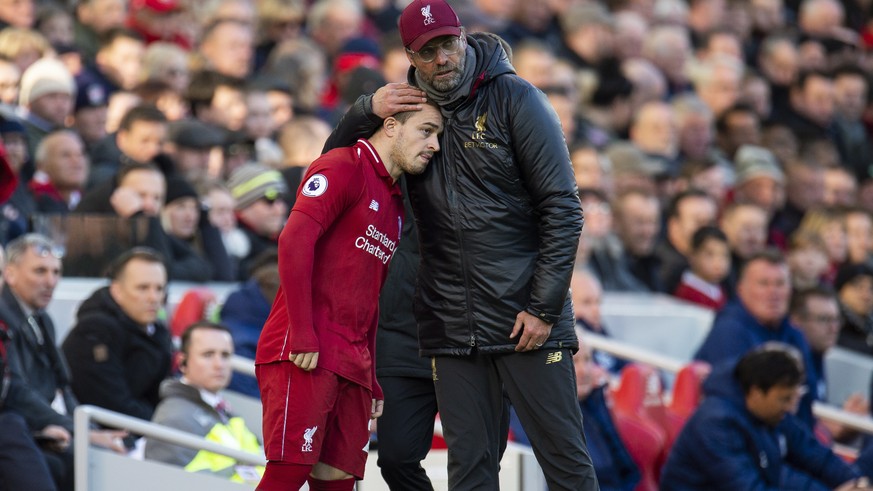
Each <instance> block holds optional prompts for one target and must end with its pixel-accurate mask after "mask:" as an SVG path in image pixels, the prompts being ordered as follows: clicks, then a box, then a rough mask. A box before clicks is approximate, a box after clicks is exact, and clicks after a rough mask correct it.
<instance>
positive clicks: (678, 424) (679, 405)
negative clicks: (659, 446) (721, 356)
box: [665, 361, 711, 451]
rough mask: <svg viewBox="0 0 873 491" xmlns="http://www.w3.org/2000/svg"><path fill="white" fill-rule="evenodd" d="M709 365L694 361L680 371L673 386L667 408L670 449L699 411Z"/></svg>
mask: <svg viewBox="0 0 873 491" xmlns="http://www.w3.org/2000/svg"><path fill="white" fill-rule="evenodd" d="M710 370H711V368H710V366H709V364H708V363H705V362H702V361H693V362H691V363H689V364H687V365H685V366H684V367H682V369H681V370H679V373H677V374H676V381H675V382H674V384H673V396H672V398H671V400H670V404H668V405H667V407H666V416H667V418H666V421H665V422H666V427H665V429H666V430H667V437H668V451H669V447H671V446H672V445H673V442H674V441H676V437H677V436H679V432H680V431H682V427H683V426H685V422H686V421H687V420H688V418H690V417H691V414H692V413H694V410H695V409H697V405H698V404H700V399H701V397H702V395H703V391H702V385H703V380H704V379H705V378H706V376H707V375H709V372H710Z"/></svg>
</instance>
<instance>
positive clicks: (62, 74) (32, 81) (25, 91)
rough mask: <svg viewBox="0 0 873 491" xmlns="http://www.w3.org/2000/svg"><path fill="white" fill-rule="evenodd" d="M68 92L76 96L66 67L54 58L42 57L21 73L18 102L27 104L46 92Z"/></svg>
mask: <svg viewBox="0 0 873 491" xmlns="http://www.w3.org/2000/svg"><path fill="white" fill-rule="evenodd" d="M58 92H59V93H62V94H68V95H70V96H71V97H76V82H75V80H73V76H72V75H71V74H70V71H69V70H67V67H66V66H64V64H63V63H61V62H60V61H59V60H57V59H55V58H42V59H40V60H37V61H36V62H35V63H34V64H33V65H30V67H28V68H27V70H25V71H24V74H23V75H21V89H20V90H19V92H18V103H19V104H21V105H22V106H25V107H26V106H28V105H29V104H30V103H31V102H33V101H35V100H36V99H39V98H40V97H42V96H44V95H46V94H53V93H58Z"/></svg>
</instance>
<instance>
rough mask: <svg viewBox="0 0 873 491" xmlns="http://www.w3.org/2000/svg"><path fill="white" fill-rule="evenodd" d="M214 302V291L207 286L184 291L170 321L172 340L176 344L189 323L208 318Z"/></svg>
mask: <svg viewBox="0 0 873 491" xmlns="http://www.w3.org/2000/svg"><path fill="white" fill-rule="evenodd" d="M216 302H217V300H216V296H215V293H213V292H212V290H210V289H208V288H205V287H195V288H191V289H190V290H188V291H186V292H185V294H184V295H182V300H181V301H180V302H179V305H177V306H176V310H175V312H173V317H172V319H171V321H170V334H171V335H172V336H173V342H174V343H176V344H177V345H178V341H179V338H181V337H182V333H183V332H185V329H187V328H188V326H190V325H191V324H193V323H195V322H197V321H200V320H204V319H209V318H210V316H211V312H212V310H213V308H214V307H215V305H216Z"/></svg>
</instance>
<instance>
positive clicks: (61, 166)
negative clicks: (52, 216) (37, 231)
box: [30, 130, 90, 213]
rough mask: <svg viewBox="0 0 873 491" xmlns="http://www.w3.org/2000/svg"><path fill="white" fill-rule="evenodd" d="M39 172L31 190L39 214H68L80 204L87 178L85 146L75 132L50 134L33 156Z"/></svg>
mask: <svg viewBox="0 0 873 491" xmlns="http://www.w3.org/2000/svg"><path fill="white" fill-rule="evenodd" d="M33 160H34V162H36V173H35V174H34V175H33V179H32V180H31V181H30V191H31V193H33V196H34V199H35V200H36V205H37V211H38V212H40V213H67V212H69V211H70V210H72V209H74V208H76V206H78V204H79V201H81V199H82V191H83V190H84V189H85V183H86V182H87V181H88V168H89V166H90V164H89V162H88V156H87V154H85V145H84V144H83V143H82V139H81V138H80V137H79V135H78V134H76V133H75V132H74V131H70V130H58V131H55V132H53V133H49V134H48V135H46V137H45V138H43V139H42V140H41V141H40V142H39V145H37V147H36V154H35V155H34V156H33Z"/></svg>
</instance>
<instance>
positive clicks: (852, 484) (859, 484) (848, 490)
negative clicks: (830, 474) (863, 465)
mask: <svg viewBox="0 0 873 491" xmlns="http://www.w3.org/2000/svg"><path fill="white" fill-rule="evenodd" d="M861 489H868V490H869V489H873V487H870V481H869V480H868V479H867V478H866V477H859V478H858V479H852V480H851V481H846V482H844V483H843V484H842V485H841V486H840V487H838V488H836V489H835V490H834V491H852V490H861Z"/></svg>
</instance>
